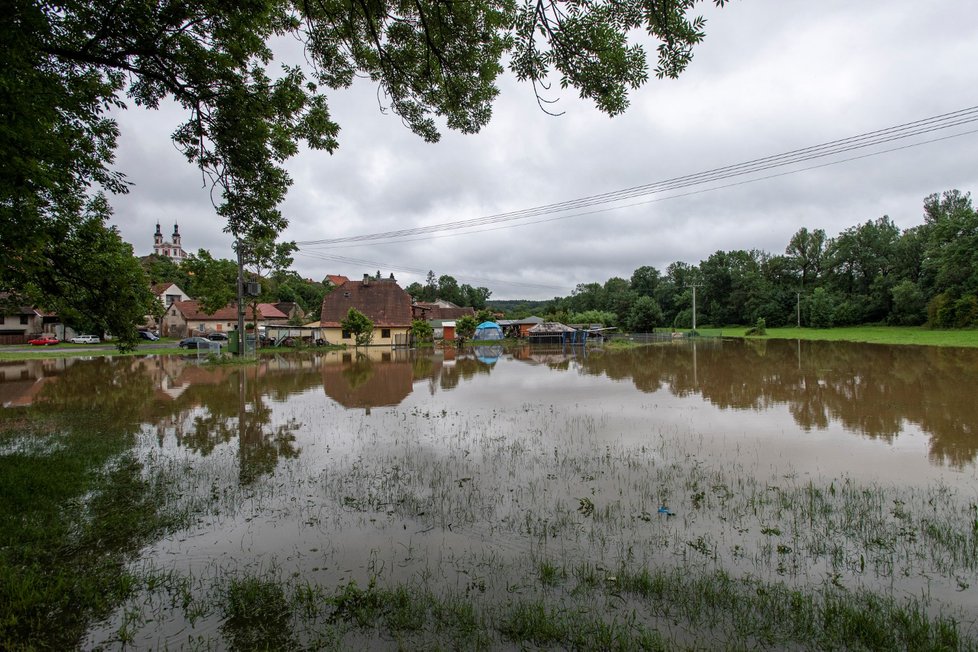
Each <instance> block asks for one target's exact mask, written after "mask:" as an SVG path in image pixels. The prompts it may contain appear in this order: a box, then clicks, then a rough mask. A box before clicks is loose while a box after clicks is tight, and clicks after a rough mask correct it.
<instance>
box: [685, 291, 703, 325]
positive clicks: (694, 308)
mask: <svg viewBox="0 0 978 652" xmlns="http://www.w3.org/2000/svg"><path fill="white" fill-rule="evenodd" d="M687 287H691V288H693V331H694V332H695V331H696V288H698V287H703V284H702V283H698V284H692V285H689V286H687Z"/></svg>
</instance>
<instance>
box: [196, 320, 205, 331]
mask: <svg viewBox="0 0 978 652" xmlns="http://www.w3.org/2000/svg"><path fill="white" fill-rule="evenodd" d="M197 330H202V331H206V330H207V324H205V323H203V322H201V324H200V328H199V329H197Z"/></svg>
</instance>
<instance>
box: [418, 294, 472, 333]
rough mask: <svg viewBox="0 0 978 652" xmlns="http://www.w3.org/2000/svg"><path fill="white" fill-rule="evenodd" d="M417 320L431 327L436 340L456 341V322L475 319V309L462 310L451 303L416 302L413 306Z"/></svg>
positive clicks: (439, 300) (442, 300)
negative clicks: (467, 317)
mask: <svg viewBox="0 0 978 652" xmlns="http://www.w3.org/2000/svg"><path fill="white" fill-rule="evenodd" d="M411 309H412V311H413V316H414V318H415V319H423V320H425V321H426V322H428V324H429V325H430V326H431V330H432V334H433V335H434V338H435V339H436V340H454V339H455V321H456V320H457V319H461V318H462V317H465V316H469V317H475V308H471V307H466V308H462V307H459V306H457V305H455V304H454V303H452V302H451V301H445V300H444V299H438V300H437V301H415V302H414V304H413V305H412V306H411Z"/></svg>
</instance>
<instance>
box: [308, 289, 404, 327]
mask: <svg viewBox="0 0 978 652" xmlns="http://www.w3.org/2000/svg"><path fill="white" fill-rule="evenodd" d="M350 308H356V309H357V310H359V311H360V312H362V313H363V314H364V315H366V316H367V318H368V319H370V321H372V322H373V323H374V327H375V328H376V327H384V328H388V327H402V326H403V327H407V326H410V325H411V295H410V294H408V293H407V292H405V291H404V290H402V289H401V287H400V286H399V285H398V284H397V283H396V282H394V281H392V280H389V279H369V280H368V281H367V282H366V283H364V282H363V281H347V282H346V283H344V284H343V285H342V286H341V287H339V288H337V289H336V290H333V291H332V292H330V293H329V294H327V295H326V296H325V297H323V309H322V312H321V315H322V319H321V323H322V325H323V327H325V328H339V327H340V322H341V321H342V320H344V319H346V315H347V313H348V312H349V311H350Z"/></svg>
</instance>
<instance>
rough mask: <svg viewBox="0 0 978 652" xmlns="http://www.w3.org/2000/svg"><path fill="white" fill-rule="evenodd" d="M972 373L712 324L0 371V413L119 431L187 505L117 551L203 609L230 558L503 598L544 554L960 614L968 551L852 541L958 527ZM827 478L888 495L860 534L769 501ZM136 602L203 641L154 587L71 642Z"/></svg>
mask: <svg viewBox="0 0 978 652" xmlns="http://www.w3.org/2000/svg"><path fill="white" fill-rule="evenodd" d="M976 387H978V350H962V349H940V348H917V347H888V346H877V345H859V344H849V343H826V342H789V341H757V342H754V341H740V340H726V341H722V340H706V339H704V340H700V341H697V342H693V343H690V342H682V343H667V344H663V345H655V346H649V347H641V348H636V349H628V350H619V351H610V350H600V349H595V348H588V349H582V348H579V347H578V348H571V347H568V348H563V349H562V348H560V347H531V346H523V347H519V348H505V349H504V348H503V347H502V346H494V347H477V348H475V349H471V350H466V351H462V352H457V351H454V350H444V351H442V350H436V351H421V352H418V351H390V350H374V349H370V350H368V351H367V352H366V353H356V352H330V353H325V354H316V353H310V354H304V355H294V356H292V355H290V356H283V357H277V358H269V359H263V360H262V361H261V362H260V363H259V364H258V365H256V366H253V367H234V366H230V367H211V366H201V365H200V364H198V362H197V360H196V359H195V358H192V357H190V358H179V357H153V356H149V357H145V358H115V359H112V358H97V359H92V360H57V361H27V362H16V363H3V364H0V401H2V405H3V406H4V407H13V406H21V405H30V404H33V405H35V406H36V407H40V408H41V409H43V407H44V406H45V405H48V404H56V405H61V406H65V405H67V406H72V405H76V406H77V409H79V410H96V411H99V412H100V413H103V414H105V416H106V418H107V419H110V420H111V421H112V422H113V423H114V424H117V425H118V424H121V425H125V426H130V427H131V428H132V429H133V430H134V431H135V432H137V433H138V444H137V445H138V447H139V451H140V455H141V457H142V459H143V460H144V462H145V463H146V468H147V473H158V474H162V475H163V476H164V477H166V478H168V479H169V482H171V483H172V485H173V487H174V490H173V495H174V505H176V506H182V507H183V508H185V509H188V510H190V511H191V512H192V513H193V514H194V515H195V516H194V519H193V524H192V525H191V526H189V527H188V528H187V529H185V530H183V531H180V532H177V533H175V534H174V535H172V536H168V537H166V538H165V539H164V540H161V541H158V542H156V543H155V544H154V545H152V546H150V547H148V548H147V549H146V550H144V551H143V552H142V555H141V559H140V560H138V561H137V562H135V563H136V565H137V566H139V567H141V568H153V569H159V570H160V571H161V572H162V571H165V572H168V573H174V574H177V575H180V576H182V577H185V578H191V584H192V585H193V586H194V587H195V588H194V593H195V594H196V595H197V596H198V597H197V599H198V600H199V601H200V603H201V604H203V603H204V602H206V600H205V596H207V595H213V594H214V593H215V592H217V589H216V588H215V587H216V586H219V585H220V583H221V582H224V581H226V579H227V577H228V576H230V575H232V574H241V573H252V574H255V573H268V572H273V573H277V574H280V575H282V576H283V577H301V578H302V580H303V581H308V582H313V583H317V584H322V585H340V584H342V583H344V582H348V581H351V580H356V581H358V582H360V583H361V585H363V584H365V583H366V581H367V580H368V578H370V577H379V578H381V579H382V581H387V582H414V583H419V582H421V583H424V585H425V586H427V587H430V588H432V589H433V590H449V591H455V592H461V593H464V594H466V595H468V594H473V595H478V596H489V597H491V596H497V597H498V596H500V595H506V594H510V595H511V594H513V592H514V590H517V591H518V590H519V587H520V586H524V585H523V584H521V582H522V581H524V580H523V579H522V578H526V577H528V576H531V575H533V574H534V570H533V567H534V564H537V563H539V562H540V560H541V559H546V560H555V561H557V562H559V563H562V564H568V565H570V564H573V563H577V562H580V561H582V560H585V561H589V562H591V563H595V564H599V565H602V564H603V565H604V566H605V567H608V568H613V567H614V566H615V565H616V564H619V563H621V562H623V561H626V560H627V561H629V562H635V563H639V564H648V563H676V564H685V565H689V566H698V567H705V566H710V567H718V566H722V567H723V568H724V569H727V570H729V571H731V572H734V573H740V574H745V575H752V576H755V577H771V578H777V579H778V580H780V581H786V582H789V583H793V584H797V585H799V586H817V585H819V584H821V583H824V582H825V581H827V578H831V580H832V581H833V582H834V583H837V584H842V585H845V586H848V587H853V588H868V589H870V590H878V591H881V592H884V593H886V594H888V595H893V596H896V597H900V596H904V595H907V596H914V595H920V594H921V591H922V590H924V589H926V594H927V596H928V599H933V601H934V604H933V605H932V607H933V608H934V609H946V608H951V609H956V610H960V611H962V612H963V613H964V614H966V615H968V614H970V618H971V620H972V621H973V620H974V618H975V614H978V596H976V592H978V568H976V566H978V560H975V559H969V558H968V556H967V555H965V556H963V557H962V556H961V555H959V554H958V553H957V552H955V551H947V550H943V549H942V551H939V553H937V554H935V553H933V551H932V550H931V551H925V550H922V549H920V546H925V545H926V544H927V542H926V541H925V540H924V539H925V537H924V536H922V535H920V536H914V537H912V540H911V537H905V538H906V539H907V540H906V541H904V540H903V539H899V541H898V543H899V545H896V544H894V545H890V546H886V547H881V548H880V549H879V550H874V551H870V550H868V549H867V548H866V541H868V540H869V539H870V537H871V535H872V536H873V537H877V538H878V537H879V536H883V535H887V534H886V533H887V532H889V530H888V529H887V528H889V527H890V525H894V524H892V523H889V522H885V521H886V519H890V520H892V521H894V523H895V524H896V525H899V524H900V523H896V521H899V520H900V519H901V518H903V517H902V516H901V514H903V512H902V511H901V510H902V509H903V507H902V506H903V505H905V504H906V505H908V509H909V508H910V507H913V506H914V505H916V506H917V507H920V508H921V509H925V510H926V509H929V510H930V511H932V512H933V511H936V510H937V509H938V507H934V505H935V504H937V505H939V508H940V511H941V515H940V516H939V517H938V516H934V517H933V519H932V522H931V523H932V525H934V524H940V525H941V527H944V526H945V525H946V527H948V528H954V527H957V526H956V525H955V523H956V522H958V521H960V523H961V524H963V525H962V527H963V528H964V529H965V530H967V529H968V528H967V526H968V525H969V524H970V523H971V522H972V520H973V519H974V516H972V515H971V511H972V510H975V505H976V504H978V482H976V480H978V471H976V454H978V432H976V429H978V400H976V395H975V388H976ZM829 486H831V494H832V496H833V497H835V496H836V488H839V498H838V499H837V500H839V501H843V496H844V495H845V494H846V490H845V489H844V487H854V488H859V492H861V493H859V492H856V491H855V489H854V490H853V492H852V493H853V495H855V494H857V493H859V495H862V496H869V495H870V494H873V492H877V494H878V496H880V499H879V500H880V501H882V502H885V503H887V504H888V505H889V504H890V503H891V502H892V503H893V504H896V505H897V508H895V509H891V508H887V507H886V506H884V507H883V511H884V512H885V514H884V516H885V517H886V518H884V519H883V520H882V521H880V523H879V524H878V527H879V528H880V529H879V531H874V532H870V533H867V532H856V531H855V530H854V529H853V528H855V529H858V527H857V526H854V525H852V521H853V518H852V513H851V512H850V513H848V514H847V515H846V517H847V518H848V520H847V521H845V523H843V522H842V521H840V522H838V523H835V524H834V525H832V524H829V525H826V526H824V527H825V528H827V529H824V530H817V528H816V526H814V525H812V526H811V530H807V529H805V527H803V526H801V525H799V524H798V522H797V520H798V519H797V518H795V519H794V520H792V518H793V517H791V516H789V515H785V509H786V507H785V505H789V504H791V502H792V501H793V500H795V498H797V497H798V496H801V495H802V493H804V492H805V491H809V493H811V491H812V487H824V488H828V487H829ZM867 488H868V489H867ZM772 492H774V493H776V494H777V495H778V496H780V503H779V504H775V503H777V502H778V501H771V500H768V499H767V498H766V496H770V495H771V494H772ZM877 494H874V495H877ZM820 495H821V494H820ZM833 499H835V498H833ZM928 505H930V507H928ZM660 507H667V508H668V509H669V510H670V511H672V512H673V513H675V514H676V516H675V517H671V518H670V517H660V516H659V515H658V514H659V512H658V509H659V508H660ZM891 507H892V506H891ZM835 509H836V511H838V512H839V513H842V512H845V511H846V510H852V509H855V508H854V507H852V505H851V504H850V503H843V502H839V503H838V505H836V507H835ZM887 509H890V511H889V512H887V511H886V510H887ZM840 518H842V517H840ZM860 527H865V526H860ZM894 527H895V525H894ZM934 527H937V525H934ZM976 529H978V527H976ZM782 531H783V532H784V535H783V536H784V537H785V538H784V540H783V541H780V540H779V541H777V542H773V543H777V544H778V545H777V548H776V550H775V548H774V545H773V544H772V541H771V536H772V535H771V533H772V532H777V533H778V534H779V535H780V534H781V532H782ZM894 532H896V530H894ZM899 532H900V533H901V534H900V535H899V536H903V535H904V534H905V533H906V527H904V528H903V529H901V530H899ZM789 533H790V534H789ZM966 535H967V532H965V535H963V536H966ZM887 536H889V535H887ZM899 536H898V535H897V534H893V537H895V538H894V541H897V539H898V538H899ZM974 536H975V535H974V534H972V535H971V537H972V539H973V538H974ZM966 538H967V537H966ZM827 539H828V540H831V541H833V542H834V543H831V544H826V540H827ZM969 541H970V540H969ZM789 544H790V545H789ZM972 544H973V541H972V542H971V543H970V544H968V545H972ZM871 553H872V554H871ZM691 555H692V557H691ZM854 559H857V560H858V564H855V563H854V562H853V560H854ZM514 587H516V588H514ZM524 588H525V589H526V590H530V589H529V587H524ZM486 599H489V598H488V597H487V598H486ZM140 609H142V610H143V611H144V612H146V613H144V615H143V616H142V618H137V619H136V626H135V630H136V637H135V643H136V644H137V645H145V646H150V645H152V646H154V647H155V646H161V645H170V646H171V647H179V646H180V645H182V644H185V643H186V642H187V641H188V640H191V638H192V637H203V638H204V639H207V637H210V636H215V637H219V634H218V632H219V627H220V622H221V617H220V613H219V612H214V611H208V610H207V608H205V607H201V608H200V610H199V613H196V614H189V613H188V610H187V608H186V606H185V607H184V608H183V609H182V610H181V608H179V607H177V606H174V601H173V600H168V599H164V598H163V597H161V596H159V595H155V596H154V595H153V591H152V590H150V589H147V590H146V595H143V596H140V598H139V599H137V600H134V601H133V603H132V604H129V605H127V606H126V607H125V608H124V609H121V610H120V612H119V613H117V614H116V615H115V616H113V618H111V619H110V620H109V621H107V622H105V623H101V624H100V625H99V626H98V627H96V628H95V629H94V630H93V632H92V633H91V638H90V640H89V641H88V643H87V644H88V645H100V644H108V645H111V644H112V643H113V641H118V638H117V637H118V631H119V629H120V627H121V625H120V623H122V622H123V621H125V625H126V626H127V627H129V628H130V629H132V628H133V627H134V626H133V622H132V621H133V617H132V613H133V611H134V610H135V611H137V612H138V611H139V610H140ZM188 637H189V638H188Z"/></svg>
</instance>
